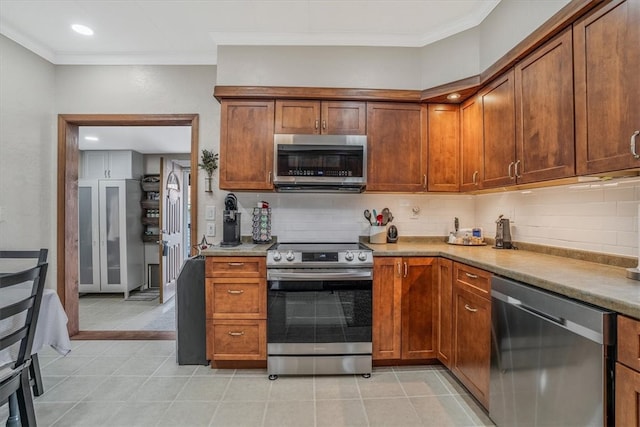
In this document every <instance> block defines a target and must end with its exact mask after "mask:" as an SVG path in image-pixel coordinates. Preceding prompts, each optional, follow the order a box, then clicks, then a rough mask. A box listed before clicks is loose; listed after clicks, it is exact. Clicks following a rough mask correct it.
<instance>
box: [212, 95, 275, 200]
mask: <svg viewBox="0 0 640 427" xmlns="http://www.w3.org/2000/svg"><path fill="white" fill-rule="evenodd" d="M273 117H274V102H273V101H245V100H233V99H231V100H227V99H223V100H222V102H221V108H220V118H221V119H220V188H221V189H223V190H272V189H273V179H272V169H273Z"/></svg>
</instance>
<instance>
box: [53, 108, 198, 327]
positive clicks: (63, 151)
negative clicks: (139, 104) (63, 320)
mask: <svg viewBox="0 0 640 427" xmlns="http://www.w3.org/2000/svg"><path fill="white" fill-rule="evenodd" d="M198 120H199V116H198V115H197V114H172V115H164V114H158V115H118V114H104V115H99V114H98V115H94V114H90V115H82V114H80V115H59V116H58V199H57V207H58V221H57V236H58V242H57V256H58V259H57V267H58V271H57V286H58V295H59V296H60V300H61V301H62V303H63V306H64V307H65V311H66V313H67V317H68V318H69V322H68V325H67V326H68V329H69V334H70V335H71V336H75V337H76V338H82V339H154V338H155V339H166V338H172V337H175V332H154V331H95V332H84V331H80V324H79V309H78V302H79V301H78V166H79V162H78V157H79V127H81V126H190V127H191V159H190V169H191V186H190V199H191V204H192V206H197V194H198V191H197V190H198V188H197V187H198V186H197V182H198V179H197V173H198V147H199V141H198V136H199V131H198V129H199V128H198V124H199V123H198ZM191 224H192V227H193V229H192V230H191V241H190V246H193V245H195V244H196V243H197V242H196V241H195V236H197V235H198V233H197V229H196V228H197V209H193V210H192V212H191Z"/></svg>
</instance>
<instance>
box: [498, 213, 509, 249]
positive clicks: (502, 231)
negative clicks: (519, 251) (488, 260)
mask: <svg viewBox="0 0 640 427" xmlns="http://www.w3.org/2000/svg"><path fill="white" fill-rule="evenodd" d="M494 248H496V249H513V243H512V242H511V226H510V225H509V219H508V218H503V217H502V215H500V216H499V217H498V219H497V220H496V245H495V246H494Z"/></svg>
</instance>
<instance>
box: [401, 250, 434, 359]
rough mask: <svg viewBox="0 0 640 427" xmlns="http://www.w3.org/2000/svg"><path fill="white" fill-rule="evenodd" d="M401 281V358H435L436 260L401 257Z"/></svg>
mask: <svg viewBox="0 0 640 427" xmlns="http://www.w3.org/2000/svg"><path fill="white" fill-rule="evenodd" d="M403 264H404V265H403V268H404V274H403V278H402V359H431V358H435V357H436V335H437V328H436V320H437V315H436V310H437V306H438V300H437V289H438V288H437V287H438V268H437V264H438V262H437V259H436V258H405V259H404V261H403Z"/></svg>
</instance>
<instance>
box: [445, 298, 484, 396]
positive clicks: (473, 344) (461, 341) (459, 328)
mask: <svg viewBox="0 0 640 427" xmlns="http://www.w3.org/2000/svg"><path fill="white" fill-rule="evenodd" d="M453 292H454V294H453V297H454V300H453V307H454V316H455V320H454V355H453V372H454V374H455V375H456V376H457V377H458V379H459V380H460V381H461V382H462V383H463V384H464V385H465V386H466V387H467V389H469V391H470V392H471V393H472V394H473V395H474V396H475V397H476V398H477V399H478V400H479V401H480V403H482V404H483V405H484V407H485V408H488V407H489V369H490V362H491V360H490V357H491V302H490V301H489V300H487V299H485V298H482V297H480V296H478V295H476V294H474V293H472V292H470V291H469V290H467V289H466V288H464V287H462V286H457V285H456V286H454V291H453Z"/></svg>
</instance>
